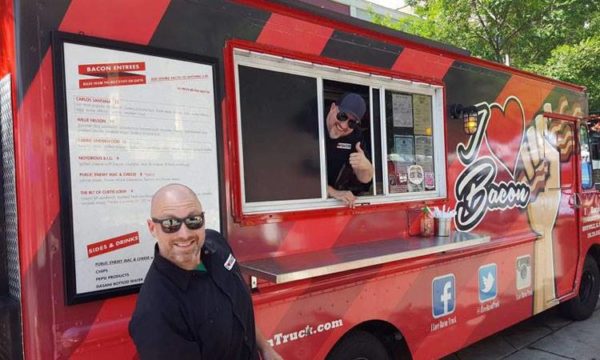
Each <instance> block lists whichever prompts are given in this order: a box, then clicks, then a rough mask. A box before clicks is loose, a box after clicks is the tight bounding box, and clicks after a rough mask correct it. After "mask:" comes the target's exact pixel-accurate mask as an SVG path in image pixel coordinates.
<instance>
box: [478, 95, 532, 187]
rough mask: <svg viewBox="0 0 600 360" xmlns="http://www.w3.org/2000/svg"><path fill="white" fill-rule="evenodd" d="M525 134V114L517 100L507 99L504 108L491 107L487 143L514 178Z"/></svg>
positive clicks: (497, 105) (496, 105) (498, 106)
mask: <svg viewBox="0 0 600 360" xmlns="http://www.w3.org/2000/svg"><path fill="white" fill-rule="evenodd" d="M524 132H525V114H524V112H523V106H522V105H521V103H520V102H519V100H518V99H517V98H515V97H509V98H508V99H506V102H505V103H504V107H502V106H501V105H499V104H492V105H491V106H490V120H489V123H488V127H487V130H486V138H487V143H488V146H489V149H490V151H491V152H492V153H493V154H494V156H495V157H496V159H498V161H500V162H501V163H503V164H504V166H505V168H506V169H507V170H508V171H509V172H510V173H511V175H513V177H514V175H515V168H516V166H517V164H516V163H517V157H518V156H519V150H520V149H521V143H522V141H523V134H524Z"/></svg>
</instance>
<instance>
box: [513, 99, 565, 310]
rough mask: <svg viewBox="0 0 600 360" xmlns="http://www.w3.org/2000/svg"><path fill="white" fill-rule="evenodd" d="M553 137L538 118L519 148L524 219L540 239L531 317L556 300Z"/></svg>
mask: <svg viewBox="0 0 600 360" xmlns="http://www.w3.org/2000/svg"><path fill="white" fill-rule="evenodd" d="M551 110H552V109H551V107H550V104H546V105H545V106H544V111H546V112H551ZM556 137H557V134H556V133H553V132H550V131H548V119H547V118H545V117H544V116H543V115H541V114H540V115H537V116H536V118H535V119H534V122H533V124H532V125H531V126H530V127H529V128H528V129H527V131H526V136H525V141H524V144H523V146H522V147H521V159H522V160H523V167H524V172H525V174H524V175H525V177H526V179H527V180H526V181H527V182H528V183H529V185H530V187H531V200H530V202H529V205H528V206H527V215H528V217H529V224H530V226H531V228H532V230H533V231H535V232H536V233H537V234H538V235H539V236H540V238H539V239H538V241H536V243H535V281H534V312H535V313H537V312H540V311H542V310H544V309H546V308H548V307H550V306H551V305H553V303H552V301H553V300H554V299H555V298H556V294H555V291H554V254H553V242H552V229H553V228H554V223H555V220H556V216H557V213H558V209H559V207H560V198H561V191H560V152H559V150H558V149H557V148H556V146H555V145H556V144H557V141H556Z"/></svg>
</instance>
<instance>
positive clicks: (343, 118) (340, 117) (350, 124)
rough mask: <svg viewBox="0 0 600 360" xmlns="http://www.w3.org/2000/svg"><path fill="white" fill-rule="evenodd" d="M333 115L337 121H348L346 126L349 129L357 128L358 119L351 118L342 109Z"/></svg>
mask: <svg viewBox="0 0 600 360" xmlns="http://www.w3.org/2000/svg"><path fill="white" fill-rule="evenodd" d="M335 117H336V119H338V121H348V127H349V128H350V129H358V128H359V126H360V121H359V120H356V119H353V118H351V117H350V116H348V114H346V113H345V112H343V111H339V112H338V113H337V115H336V116H335Z"/></svg>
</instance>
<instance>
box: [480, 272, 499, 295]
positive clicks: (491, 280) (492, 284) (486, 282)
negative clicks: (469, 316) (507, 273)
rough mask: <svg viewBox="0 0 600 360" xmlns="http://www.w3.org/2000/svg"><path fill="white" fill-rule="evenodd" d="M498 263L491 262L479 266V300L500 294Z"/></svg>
mask: <svg viewBox="0 0 600 360" xmlns="http://www.w3.org/2000/svg"><path fill="white" fill-rule="evenodd" d="M496 268H497V266H496V264H494V263H491V264H487V265H483V266H482V267H480V268H479V302H486V301H490V300H493V299H495V298H496V295H498V286H497V285H498V275H497V272H496Z"/></svg>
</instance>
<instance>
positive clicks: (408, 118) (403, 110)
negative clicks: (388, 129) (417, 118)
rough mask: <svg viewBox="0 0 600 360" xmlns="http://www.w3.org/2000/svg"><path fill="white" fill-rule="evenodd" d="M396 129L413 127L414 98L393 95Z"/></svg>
mask: <svg viewBox="0 0 600 360" xmlns="http://www.w3.org/2000/svg"><path fill="white" fill-rule="evenodd" d="M392 114H393V119H394V127H408V128H411V127H413V109H412V96H411V95H404V94H395V93H392Z"/></svg>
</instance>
